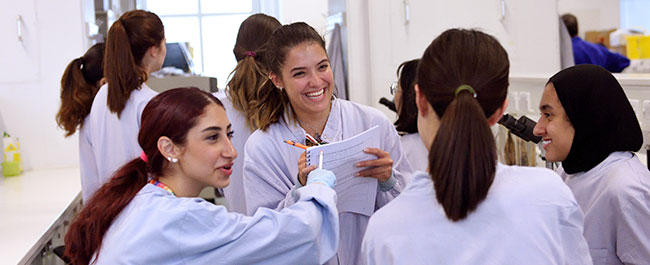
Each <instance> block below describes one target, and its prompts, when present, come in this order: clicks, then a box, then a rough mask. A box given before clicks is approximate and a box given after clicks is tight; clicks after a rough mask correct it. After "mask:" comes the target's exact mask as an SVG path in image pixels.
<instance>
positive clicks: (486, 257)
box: [362, 164, 591, 265]
mask: <svg viewBox="0 0 650 265" xmlns="http://www.w3.org/2000/svg"><path fill="white" fill-rule="evenodd" d="M582 222H583V215H582V212H581V211H580V207H579V206H578V204H577V203H576V201H575V199H574V198H573V195H572V194H571V191H570V190H569V189H568V188H567V187H566V185H564V183H562V180H561V179H560V177H558V176H557V175H556V174H555V173H553V172H552V171H550V170H548V169H543V168H526V167H517V166H504V165H502V164H498V165H497V171H496V174H495V177H494V182H493V183H492V186H491V187H490V190H489V192H488V195H487V197H486V198H485V200H483V201H482V202H481V203H479V205H478V206H477V208H476V210H474V211H473V212H470V213H469V214H468V216H467V217H466V218H465V219H463V220H460V221H458V222H452V221H450V220H449V219H447V216H446V215H445V212H444V209H443V208H442V206H441V205H440V204H439V203H438V201H437V199H436V194H435V191H434V187H433V181H432V180H431V177H430V176H429V175H428V173H425V172H417V173H415V174H414V175H413V179H412V181H411V182H410V183H409V184H408V186H407V188H406V189H405V190H404V191H403V192H402V194H401V195H400V196H398V197H397V198H396V199H395V200H393V201H392V202H391V203H389V204H388V205H386V206H384V207H383V208H382V209H380V210H379V211H377V212H376V213H375V214H374V215H373V216H372V218H370V223H369V224H368V229H367V230H366V235H365V237H364V239H363V247H362V251H363V257H364V258H365V259H366V261H367V264H408V265H417V264H540V265H541V264H544V265H547V264H591V259H590V257H589V251H588V247H587V242H586V241H585V238H584V237H583V236H582V231H583V230H582Z"/></svg>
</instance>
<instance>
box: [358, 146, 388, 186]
mask: <svg viewBox="0 0 650 265" xmlns="http://www.w3.org/2000/svg"><path fill="white" fill-rule="evenodd" d="M363 152H364V153H366V154H371V155H376V156H377V159H374V160H366V161H362V162H359V163H357V164H356V165H355V166H356V167H371V168H369V169H365V170H361V171H359V172H357V173H355V174H354V175H355V176H357V177H369V178H376V179H378V180H379V181H381V182H384V181H386V180H388V179H389V178H390V176H391V174H392V173H393V159H392V158H390V154H389V153H388V152H385V151H384V150H381V149H378V148H366V149H364V150H363Z"/></svg>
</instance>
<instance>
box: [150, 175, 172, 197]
mask: <svg viewBox="0 0 650 265" xmlns="http://www.w3.org/2000/svg"><path fill="white" fill-rule="evenodd" d="M149 183H151V184H153V185H156V186H157V187H160V188H162V189H163V190H166V191H169V192H170V193H171V194H172V195H174V196H176V194H174V191H172V189H170V188H169V187H167V185H165V183H162V182H160V181H157V180H155V179H152V180H150V181H149Z"/></svg>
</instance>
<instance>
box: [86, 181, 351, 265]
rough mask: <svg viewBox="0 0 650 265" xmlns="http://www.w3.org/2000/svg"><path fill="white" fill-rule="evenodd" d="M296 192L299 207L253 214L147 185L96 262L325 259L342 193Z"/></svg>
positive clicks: (314, 187) (331, 250)
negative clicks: (337, 199)
mask: <svg viewBox="0 0 650 265" xmlns="http://www.w3.org/2000/svg"><path fill="white" fill-rule="evenodd" d="M296 194H297V196H298V197H299V200H298V202H297V203H295V204H294V205H292V206H291V207H288V208H286V209H283V210H282V211H280V212H276V211H272V210H270V209H266V208H260V209H259V210H258V211H257V212H256V213H255V214H254V215H253V216H250V217H249V216H244V215H241V214H239V213H229V212H228V211H227V210H226V208H225V207H223V206H217V205H214V204H211V203H209V202H206V201H205V200H203V199H200V198H178V197H175V196H173V195H172V194H171V193H170V192H168V191H166V190H163V189H162V188H159V187H157V186H154V185H152V184H147V185H145V186H144V187H143V188H142V190H140V192H139V193H138V194H137V195H136V196H135V198H134V199H133V200H132V201H131V202H130V203H129V205H128V206H127V207H126V208H125V209H124V210H123V211H122V212H121V213H120V214H119V215H118V217H117V219H116V220H115V221H114V222H113V224H112V225H111V227H110V228H109V230H108V232H107V233H106V235H105V236H104V241H103V242H102V246H101V251H100V253H99V255H97V256H96V260H97V263H96V264H97V265H101V264H111V265H112V264H322V263H324V262H326V261H327V260H328V259H330V258H331V257H332V256H334V254H335V252H336V248H337V244H338V229H339V227H338V226H339V223H338V220H337V215H336V204H335V197H336V193H335V192H334V190H332V189H331V188H329V187H327V186H325V185H322V184H309V185H307V186H306V187H303V188H301V189H299V190H297V191H296Z"/></svg>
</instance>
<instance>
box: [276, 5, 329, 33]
mask: <svg viewBox="0 0 650 265" xmlns="http://www.w3.org/2000/svg"><path fill="white" fill-rule="evenodd" d="M278 9H279V12H278V13H279V18H278V20H279V21H280V23H282V24H290V23H293V22H301V21H302V22H305V23H307V24H309V25H310V26H312V27H313V28H314V29H316V31H318V32H319V33H320V34H321V35H324V34H325V32H326V30H327V0H309V1H305V0H278Z"/></svg>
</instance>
